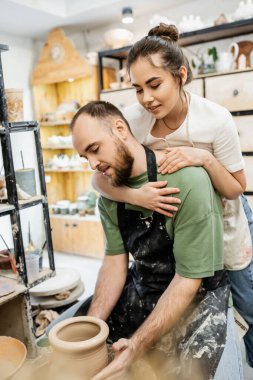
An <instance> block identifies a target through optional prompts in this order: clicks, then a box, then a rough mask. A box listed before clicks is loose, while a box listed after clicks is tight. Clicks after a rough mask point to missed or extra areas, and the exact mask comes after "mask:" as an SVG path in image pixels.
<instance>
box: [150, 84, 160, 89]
mask: <svg viewBox="0 0 253 380" xmlns="http://www.w3.org/2000/svg"><path fill="white" fill-rule="evenodd" d="M159 86H160V83H158V84H153V85H152V86H150V87H151V88H158V87H159Z"/></svg>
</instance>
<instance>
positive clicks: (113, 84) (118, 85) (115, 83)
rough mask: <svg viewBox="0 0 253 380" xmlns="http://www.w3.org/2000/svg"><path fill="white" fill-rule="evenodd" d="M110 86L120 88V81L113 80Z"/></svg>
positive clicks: (113, 88) (115, 88)
mask: <svg viewBox="0 0 253 380" xmlns="http://www.w3.org/2000/svg"><path fill="white" fill-rule="evenodd" d="M110 88H111V89H112V90H118V89H119V88H120V83H119V82H111V83H110Z"/></svg>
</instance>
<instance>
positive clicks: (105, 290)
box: [87, 254, 128, 320]
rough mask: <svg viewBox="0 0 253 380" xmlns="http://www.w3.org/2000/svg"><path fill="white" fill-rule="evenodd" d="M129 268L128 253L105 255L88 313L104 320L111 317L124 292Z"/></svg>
mask: <svg viewBox="0 0 253 380" xmlns="http://www.w3.org/2000/svg"><path fill="white" fill-rule="evenodd" d="M127 270H128V255H127V254H121V255H115V256H106V257H105V259H104V262H103V265H102V267H101V269H100V271H99V275H98V279H97V283H96V288H95V293H94V296H93V299H92V303H91V306H90V308H89V310H88V313H87V315H90V316H93V317H97V318H101V319H103V320H106V319H107V318H108V317H109V315H110V314H111V311H112V310H113V308H114V306H115V305H116V303H117V301H118V299H119V297H120V295H121V293H122V290H123V287H124V284H125V281H126V276H127Z"/></svg>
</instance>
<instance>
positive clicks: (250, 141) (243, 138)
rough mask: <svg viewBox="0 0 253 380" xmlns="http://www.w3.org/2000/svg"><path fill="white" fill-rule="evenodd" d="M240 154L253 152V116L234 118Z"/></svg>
mask: <svg viewBox="0 0 253 380" xmlns="http://www.w3.org/2000/svg"><path fill="white" fill-rule="evenodd" d="M234 120H235V124H236V126H237V130H238V134H239V138H240V143H241V149H242V152H253V115H245V116H234Z"/></svg>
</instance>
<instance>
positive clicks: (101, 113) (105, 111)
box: [70, 100, 132, 133]
mask: <svg viewBox="0 0 253 380" xmlns="http://www.w3.org/2000/svg"><path fill="white" fill-rule="evenodd" d="M82 114H86V115H90V116H91V117H93V118H94V119H100V120H102V119H106V118H109V117H115V116H116V117H119V118H120V119H122V120H123V121H124V122H125V124H126V125H127V127H128V129H129V131H130V132H131V129H130V126H129V123H128V121H127V120H126V119H125V117H124V116H123V114H122V112H121V111H120V110H119V109H118V108H117V107H115V106H114V105H113V104H112V103H110V102H105V101H102V100H94V101H91V102H89V103H87V104H86V105H85V106H83V107H81V108H80V109H79V110H78V111H77V113H76V114H75V115H74V117H73V119H72V121H71V123H70V129H71V131H73V129H74V125H75V122H76V120H77V118H78V117H79V116H80V115H82ZM131 133H132V132H131Z"/></svg>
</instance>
